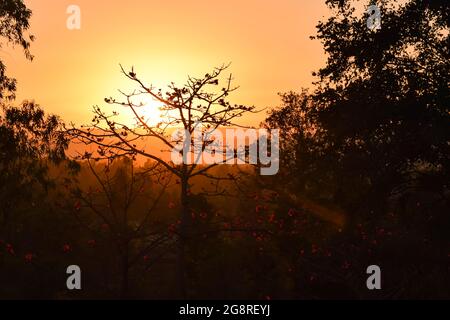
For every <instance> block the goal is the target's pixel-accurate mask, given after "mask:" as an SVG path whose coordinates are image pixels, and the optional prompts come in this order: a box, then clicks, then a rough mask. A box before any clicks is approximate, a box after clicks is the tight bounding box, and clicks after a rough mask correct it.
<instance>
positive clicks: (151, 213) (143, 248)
mask: <svg viewBox="0 0 450 320" xmlns="http://www.w3.org/2000/svg"><path fill="white" fill-rule="evenodd" d="M116 162H117V161H116ZM85 163H86V166H87V168H88V172H89V173H90V175H91V176H92V177H93V178H94V184H93V185H90V186H89V187H88V188H82V187H76V188H75V189H73V190H72V196H73V197H74V201H75V202H74V203H75V205H74V206H73V208H71V211H72V212H74V216H75V217H76V219H77V220H78V222H79V223H80V225H81V226H83V227H84V228H86V229H87V230H88V231H89V233H91V234H93V235H95V236H96V237H104V238H106V240H107V241H108V242H110V243H111V244H112V245H113V247H115V249H116V251H117V253H118V257H119V259H118V260H119V261H118V263H119V272H120V274H119V279H120V284H119V292H120V296H121V297H122V298H127V294H128V287H129V271H130V269H131V268H132V267H134V266H135V265H136V264H137V262H139V261H140V259H142V258H144V262H145V263H146V264H148V265H147V266H146V269H147V268H148V267H149V264H153V263H155V262H156V261H157V260H158V258H160V257H163V256H165V255H166V254H167V253H169V252H170V246H171V245H172V243H173V241H171V239H172V235H171V234H170V232H169V231H168V228H167V225H166V224H165V223H164V222H162V221H160V220H159V219H158V218H157V217H155V213H156V211H157V208H158V205H159V204H160V202H161V201H160V200H161V199H162V197H163V195H164V193H165V191H166V188H167V187H168V185H169V184H170V183H171V181H170V179H168V177H167V171H166V170H160V169H158V167H159V164H157V163H155V164H153V165H150V167H147V168H145V169H141V170H139V171H137V170H136V169H135V167H134V164H133V162H132V161H130V159H127V158H124V159H122V161H119V162H118V165H117V166H115V167H114V168H112V167H111V163H106V164H101V165H96V164H95V163H93V161H92V159H87V160H86V162H85ZM142 207H147V209H146V210H145V211H143V212H141V211H140V210H141V209H140V208H142ZM150 256H151V259H150V258H148V257H150Z"/></svg>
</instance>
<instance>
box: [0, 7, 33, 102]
mask: <svg viewBox="0 0 450 320" xmlns="http://www.w3.org/2000/svg"><path fill="white" fill-rule="evenodd" d="M30 17H31V10H30V9H28V8H27V7H26V5H25V4H24V2H23V0H2V2H1V3H0V38H5V39H6V43H7V44H12V45H17V46H20V47H21V48H22V49H23V50H24V53H25V57H26V58H27V59H29V60H32V59H33V56H32V55H31V53H30V43H31V42H32V41H33V40H34V37H33V36H32V35H28V34H27V31H28V29H29V27H30V24H29V20H30ZM3 45H4V43H3V42H0V49H1V48H2V47H3ZM15 91H16V80H15V79H13V78H10V77H8V76H7V75H6V66H5V64H4V63H3V61H2V60H0V101H1V100H3V99H5V98H6V99H14V97H15V94H14V93H15Z"/></svg>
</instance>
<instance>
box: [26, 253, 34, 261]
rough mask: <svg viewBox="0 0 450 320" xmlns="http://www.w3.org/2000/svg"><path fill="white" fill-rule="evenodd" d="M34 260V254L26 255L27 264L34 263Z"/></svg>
mask: <svg viewBox="0 0 450 320" xmlns="http://www.w3.org/2000/svg"><path fill="white" fill-rule="evenodd" d="M33 258H34V254H32V253H27V254H26V255H25V262H27V263H30V262H31V261H33Z"/></svg>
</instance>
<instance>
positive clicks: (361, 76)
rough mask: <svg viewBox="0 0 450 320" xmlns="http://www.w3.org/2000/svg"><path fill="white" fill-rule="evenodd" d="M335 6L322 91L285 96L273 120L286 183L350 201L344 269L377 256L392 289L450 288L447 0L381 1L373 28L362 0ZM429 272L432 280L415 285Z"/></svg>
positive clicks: (327, 24) (340, 240) (337, 244)
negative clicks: (449, 279)
mask: <svg viewBox="0 0 450 320" xmlns="http://www.w3.org/2000/svg"><path fill="white" fill-rule="evenodd" d="M327 4H328V5H329V7H330V9H331V10H333V12H334V14H333V15H332V16H331V17H330V18H329V19H328V20H326V21H323V22H320V23H319V24H318V26H317V30H318V33H317V36H316V37H313V38H316V39H318V40H320V41H321V42H322V44H323V46H324V49H325V52H326V54H327V56H328V59H327V63H326V65H325V66H324V67H323V68H321V69H320V70H319V71H318V72H317V73H316V75H317V76H318V81H317V82H316V83H315V90H314V91H313V92H312V93H310V92H308V91H303V92H301V93H293V92H289V93H285V94H282V96H281V97H282V105H281V106H280V107H279V108H277V109H274V110H272V112H271V113H270V115H269V117H268V119H267V124H268V125H269V126H271V127H279V128H280V129H281V132H282V139H281V141H282V142H281V144H282V145H281V146H282V153H281V154H282V155H283V159H282V160H283V163H284V165H282V166H281V170H282V172H281V176H282V177H283V176H289V177H292V178H291V179H290V181H289V182H288V184H287V185H286V188H282V189H283V190H284V191H287V192H288V193H291V194H300V196H306V197H307V198H309V199H315V200H318V201H319V202H320V203H322V204H326V205H327V206H330V205H337V206H338V207H339V208H341V209H343V211H344V212H345V217H346V220H345V227H346V228H345V232H343V233H340V234H339V235H338V236H336V237H334V241H332V242H331V243H330V244H331V245H332V247H334V250H331V251H332V252H335V251H342V252H345V253H346V256H347V258H346V259H348V266H353V267H349V268H348V269H347V273H348V274H349V275H348V276H347V277H354V276H355V277H356V276H357V275H358V274H359V272H360V268H362V267H363V265H361V264H363V263H364V262H365V261H367V259H372V260H376V261H379V262H380V263H382V264H384V265H385V268H388V269H389V271H390V272H389V274H390V275H393V278H392V282H391V283H390V284H389V285H390V290H391V289H392V291H391V292H389V293H387V294H389V295H392V296H410V297H411V296H415V297H422V296H423V295H425V296H427V295H428V296H439V297H443V296H447V295H446V294H445V293H444V291H445V290H443V289H444V288H443V286H442V285H440V284H439V281H438V280H436V279H443V278H445V277H446V276H445V274H446V271H445V270H446V268H447V267H446V262H445V261H446V259H447V254H448V253H446V248H447V247H448V243H449V238H448V232H446V231H445V230H448V227H449V221H450V219H449V218H448V208H449V187H448V181H449V180H450V179H449V164H450V161H449V160H450V158H449V154H450V152H449V151H450V150H449V148H450V145H449V141H450V131H449V130H448V128H449V124H450V121H449V120H450V112H449V111H450V110H449V90H450V87H449V83H450V78H449V74H450V72H449V71H450V63H449V61H450V59H449V52H450V51H449V43H450V41H449V40H450V39H449V31H450V30H449V21H450V20H449V13H450V6H449V4H448V2H446V1H421V0H410V1H406V2H405V3H401V4H399V3H396V2H395V1H384V2H382V3H381V4H379V7H380V10H381V13H382V16H381V19H382V20H381V29H379V30H375V31H372V30H370V29H369V28H368V27H367V24H366V22H367V18H368V16H367V14H366V13H364V12H363V13H361V11H358V5H357V4H356V1H350V0H348V1H347V0H344V1H337V0H336V1H333V0H329V1H327ZM366 4H370V2H369V1H367V3H366ZM282 183H283V186H284V185H285V184H284V183H285V180H283V181H282ZM386 230H390V231H389V232H387V231H386ZM387 233H389V234H390V236H388V237H387V236H386V234H387ZM381 243H382V244H381ZM356 249H357V250H356ZM352 250H353V251H352ZM349 252H352V255H350V254H349ZM353 254H354V255H353ZM352 256H353V257H352ZM322 263H325V262H323V261H322V262H321V264H322ZM345 265H347V264H345ZM411 265H414V267H411ZM356 266H359V267H356ZM353 268H355V269H353ZM352 269H353V275H352V274H351V270H352ZM424 272H425V273H429V274H433V276H430V277H429V278H427V279H426V280H425V279H423V280H421V281H416V280H415V278H414V274H416V273H424ZM394 278H395V280H393V279H394ZM433 290H434V291H433ZM352 291H355V290H352ZM431 291H433V292H431Z"/></svg>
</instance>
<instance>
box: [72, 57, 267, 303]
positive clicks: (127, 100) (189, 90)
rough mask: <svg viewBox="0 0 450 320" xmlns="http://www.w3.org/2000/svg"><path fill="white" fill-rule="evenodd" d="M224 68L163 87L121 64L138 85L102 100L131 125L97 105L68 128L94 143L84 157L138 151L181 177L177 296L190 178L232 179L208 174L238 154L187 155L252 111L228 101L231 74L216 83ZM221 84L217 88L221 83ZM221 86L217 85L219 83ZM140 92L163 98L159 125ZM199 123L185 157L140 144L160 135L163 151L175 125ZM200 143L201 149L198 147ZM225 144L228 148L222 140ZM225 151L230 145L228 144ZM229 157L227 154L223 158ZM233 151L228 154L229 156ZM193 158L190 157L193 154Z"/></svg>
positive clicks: (175, 141) (172, 142)
mask: <svg viewBox="0 0 450 320" xmlns="http://www.w3.org/2000/svg"><path fill="white" fill-rule="evenodd" d="M227 68H228V65H223V66H221V67H218V68H215V69H214V71H213V72H212V73H208V74H206V75H205V76H204V77H202V78H193V77H188V80H187V83H186V84H185V85H184V86H182V87H177V86H176V85H175V84H174V83H171V84H170V85H169V86H168V90H167V91H166V92H163V91H162V90H161V89H156V88H155V87H153V86H152V85H150V86H149V85H146V84H145V83H144V82H143V81H142V80H140V79H139V78H138V76H137V74H136V72H135V71H134V69H133V68H132V69H131V71H129V72H126V71H125V70H124V69H123V67H122V66H121V71H122V73H123V74H124V75H125V76H126V77H127V78H128V79H129V80H131V81H133V82H134V83H135V85H136V88H135V89H134V90H133V91H132V92H130V93H125V92H122V91H120V93H121V98H120V99H114V98H106V99H105V102H106V103H107V104H110V105H116V106H120V107H125V108H127V109H129V110H131V112H132V114H133V115H134V119H135V121H136V123H135V125H134V126H133V127H130V126H128V125H126V124H124V123H121V122H120V121H119V120H118V116H119V114H118V113H117V112H115V111H112V112H110V113H106V112H104V111H103V110H102V109H101V108H100V107H98V106H96V107H94V114H95V116H94V118H93V120H92V124H90V125H88V126H83V127H81V128H77V127H75V126H74V125H72V128H71V129H70V130H68V132H69V133H70V134H71V135H72V137H73V138H74V141H75V142H77V143H82V144H86V145H95V146H97V147H98V149H97V151H96V152H95V154H93V153H89V152H86V153H85V155H84V157H85V158H95V159H113V158H115V157H118V156H123V155H128V156H130V157H132V158H133V159H136V157H138V156H142V157H144V158H147V159H151V160H153V161H155V162H156V163H158V164H159V165H161V166H162V167H164V168H165V169H166V170H167V171H168V172H170V173H171V174H173V175H175V176H177V177H178V179H179V180H180V201H181V206H180V207H181V210H180V225H179V229H178V230H177V234H178V240H179V241H178V267H179V271H178V278H179V279H178V281H179V286H180V287H179V289H180V296H181V297H183V298H184V297H186V285H185V280H184V279H185V240H186V238H187V237H189V219H190V210H189V195H190V193H191V190H190V189H191V184H190V180H191V179H192V178H194V177H197V176H205V177H207V178H209V179H214V180H217V181H220V180H233V179H235V177H233V176H232V175H227V176H218V175H217V174H211V171H210V169H212V168H213V167H216V166H218V165H220V164H224V163H226V162H227V161H229V160H232V158H236V157H237V156H238V155H237V154H236V153H235V152H234V151H235V150H234V149H233V152H231V153H230V152H227V156H226V157H224V158H223V161H218V162H216V163H214V164H209V165H201V164H200V163H199V162H198V161H196V160H198V159H194V160H193V161H187V159H188V158H189V157H194V158H195V157H196V155H198V154H201V153H202V152H208V146H211V145H212V144H213V143H214V139H213V138H211V137H209V136H208V133H207V132H212V131H214V130H216V129H220V128H221V127H228V126H239V125H238V124H237V123H236V122H235V120H236V119H237V118H239V117H241V116H243V115H244V114H246V113H256V112H259V111H256V109H255V107H253V106H252V107H248V106H244V105H236V104H234V105H232V104H231V103H230V102H229V101H228V96H229V95H230V93H232V92H234V91H235V90H237V89H238V87H234V86H233V84H232V81H233V78H232V75H231V74H230V76H229V77H228V78H227V79H226V80H225V81H224V85H223V86H220V83H221V79H220V78H221V75H222V73H223V72H224V71H225V70H226V69H227ZM220 87H221V88H220ZM219 88H220V89H219ZM144 97H150V98H151V99H154V100H155V101H157V102H159V103H161V105H162V107H161V111H163V112H165V117H164V119H161V122H160V123H158V124H157V125H151V124H149V122H148V121H146V119H145V116H144V115H143V114H142V111H143V108H145V107H146V105H145V104H144V103H143V102H142V101H143V99H145V98H144ZM199 123H201V124H202V125H203V126H204V127H203V128H202V130H203V133H202V135H203V136H202V137H203V138H202V141H201V143H200V146H199V144H198V143H199V142H198V141H194V140H193V139H185V141H184V143H187V144H188V146H187V147H188V148H183V150H180V154H181V155H182V158H183V161H182V163H181V164H175V163H174V162H173V161H169V160H166V159H164V157H162V156H161V155H160V154H158V153H157V151H158V150H155V148H151V147H150V148H142V147H139V146H138V143H139V142H140V141H151V140H152V139H153V141H155V140H156V141H159V143H160V144H161V143H162V145H164V146H165V148H166V149H165V150H164V151H166V152H171V151H173V150H174V148H176V147H177V145H179V143H180V139H182V138H180V137H178V138H177V137H175V138H174V137H173V135H170V131H171V130H172V131H173V129H174V128H181V129H182V130H183V131H184V132H185V133H188V134H189V135H192V134H193V133H194V130H197V129H198V124H199ZM199 148H200V149H201V150H199ZM223 148H228V147H227V146H223ZM227 151H229V150H227ZM227 157H228V158H227ZM230 157H231V158H230ZM191 159H192V158H191Z"/></svg>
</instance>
